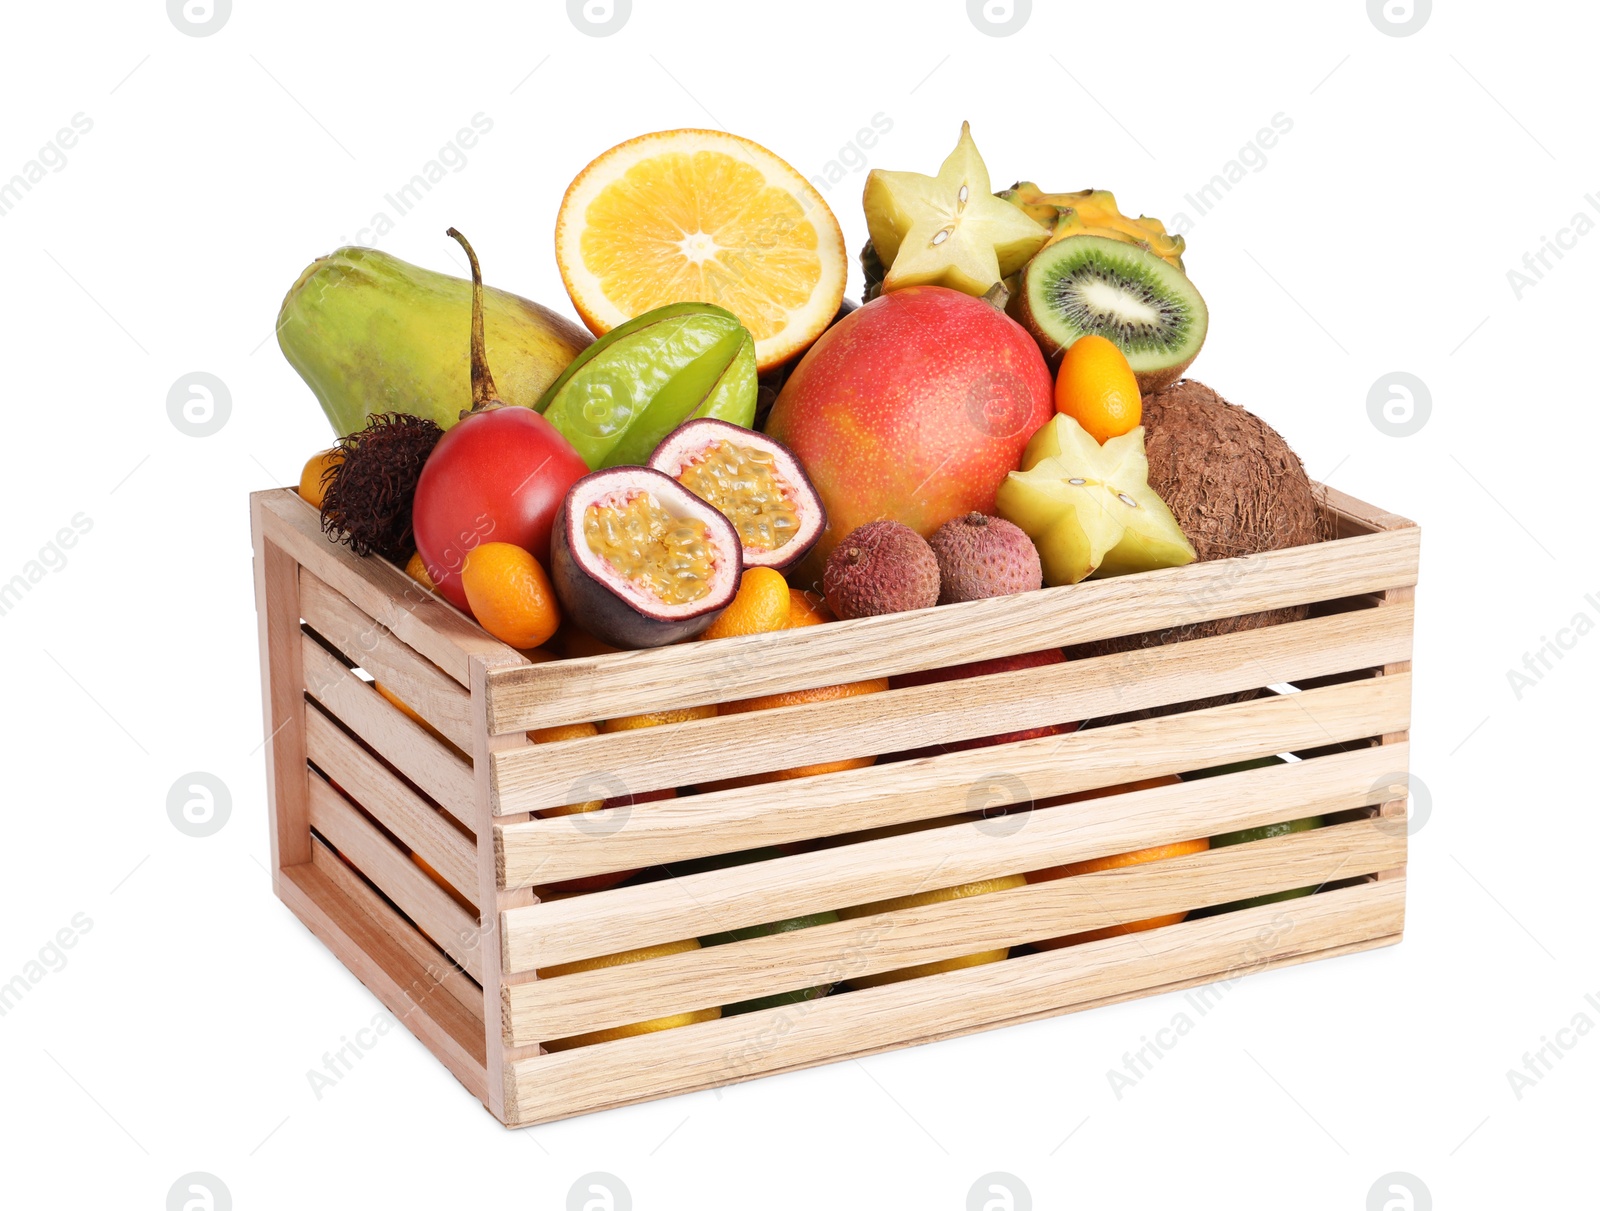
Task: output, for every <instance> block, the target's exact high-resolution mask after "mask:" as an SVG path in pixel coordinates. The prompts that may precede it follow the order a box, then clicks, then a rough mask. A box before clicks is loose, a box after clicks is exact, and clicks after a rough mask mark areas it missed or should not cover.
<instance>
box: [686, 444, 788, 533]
mask: <svg viewBox="0 0 1600 1211" xmlns="http://www.w3.org/2000/svg"><path fill="white" fill-rule="evenodd" d="M678 482H679V483H680V484H682V485H683V486H684V487H685V488H688V489H689V491H691V492H693V493H694V494H695V495H696V496H698V497H699V498H700V499H701V500H703V501H706V502H707V503H708V504H712V505H715V506H716V507H717V508H718V509H719V510H721V511H722V513H723V514H724V515H726V517H727V518H728V520H729V521H731V522H732V523H733V526H734V529H736V530H738V531H739V541H740V542H742V543H743V544H744V545H745V546H747V547H749V548H751V549H752V550H757V551H776V550H778V549H779V548H780V547H783V546H787V545H788V544H789V543H790V542H791V541H792V540H793V539H794V536H795V535H796V534H797V533H799V531H800V510H799V509H798V508H796V507H795V503H794V501H793V500H792V499H790V497H789V494H788V493H787V492H785V491H784V487H785V485H784V482H783V479H782V477H781V476H780V475H779V474H778V468H777V464H776V462H775V460H774V459H773V457H772V451H770V450H765V449H763V448H761V447H760V446H747V445H743V444H741V443H738V442H732V441H721V442H717V443H715V444H714V445H710V446H707V447H706V448H705V451H704V452H703V453H702V454H701V455H700V457H698V458H696V459H695V460H694V461H693V462H691V463H689V464H687V465H686V466H685V467H684V468H683V470H682V471H680V472H679V473H678Z"/></svg>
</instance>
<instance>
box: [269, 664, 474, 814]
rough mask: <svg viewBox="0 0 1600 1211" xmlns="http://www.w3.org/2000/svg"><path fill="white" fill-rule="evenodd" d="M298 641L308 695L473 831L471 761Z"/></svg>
mask: <svg viewBox="0 0 1600 1211" xmlns="http://www.w3.org/2000/svg"><path fill="white" fill-rule="evenodd" d="M300 645H301V664H302V666H303V667H304V670H305V688H306V693H308V694H310V695H311V696H312V697H313V698H314V699H316V700H317V702H319V703H320V704H321V705H322V706H323V707H324V708H325V709H326V710H327V711H328V713H329V714H331V715H333V716H335V717H336V718H338V719H340V720H342V721H343V722H344V724H345V726H347V727H348V728H349V729H350V730H351V731H353V732H354V733H355V734H356V735H358V736H360V737H361V739H362V740H363V741H365V742H366V744H367V745H368V747H370V748H371V749H373V751H375V752H376V753H378V755H379V756H381V757H382V758H383V759H384V760H385V761H387V762H388V763H389V764H390V765H392V766H394V767H395V768H396V769H397V770H399V771H400V772H401V773H402V774H404V775H405V776H406V777H407V778H409V779H411V781H412V782H414V783H416V785H417V786H418V787H420V788H421V789H422V791H423V792H424V793H425V794H427V795H428V796H429V797H431V798H432V799H433V801H434V802H435V803H437V804H438V805H439V806H440V807H442V808H444V810H445V811H447V812H449V813H450V814H451V815H452V816H454V817H455V819H456V820H457V822H459V823H460V824H461V825H462V827H464V828H465V829H467V831H468V832H471V831H472V830H473V825H474V824H475V823H476V821H475V820H474V812H473V803H474V797H473V796H474V788H473V782H472V766H471V764H470V763H468V762H467V761H465V760H463V759H462V757H461V755H460V754H459V753H458V752H457V751H456V750H454V749H452V748H451V747H450V746H449V745H448V744H444V743H442V742H440V741H439V740H438V739H436V738H435V737H434V736H432V735H430V734H429V732H428V729H427V728H425V727H423V726H422V725H421V724H419V723H417V722H416V721H415V720H414V719H410V718H408V717H407V716H406V715H404V714H402V713H401V712H400V711H399V710H397V709H396V708H395V706H394V704H393V703H391V702H389V701H388V700H387V699H386V698H384V696H383V695H382V694H380V693H378V692H377V691H376V690H374V689H373V688H372V686H371V684H370V683H369V682H366V681H363V680H362V679H361V678H360V677H357V676H356V675H355V674H354V673H353V672H351V671H350V669H349V668H348V667H346V665H345V664H344V662H343V660H341V659H340V658H339V657H337V656H335V655H333V653H331V652H329V651H328V650H327V649H326V648H324V647H323V646H322V645H321V644H320V643H318V642H317V641H316V640H315V639H313V638H312V637H311V636H310V635H301V637H300Z"/></svg>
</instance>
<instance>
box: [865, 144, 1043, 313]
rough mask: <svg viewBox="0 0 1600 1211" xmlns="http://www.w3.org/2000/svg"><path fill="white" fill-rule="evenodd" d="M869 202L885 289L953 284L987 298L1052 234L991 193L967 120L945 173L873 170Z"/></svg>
mask: <svg viewBox="0 0 1600 1211" xmlns="http://www.w3.org/2000/svg"><path fill="white" fill-rule="evenodd" d="M862 204H863V206H864V207H865V209H866V212H867V231H868V233H869V234H870V235H871V236H872V246H873V247H874V248H875V249H876V250H877V253H878V258H879V259H880V260H881V261H882V262H883V264H884V265H885V266H887V268H888V274H887V276H886V277H885V278H884V280H883V289H884V290H885V291H889V290H899V289H900V288H902V287H904V286H948V287H950V288H951V289H953V290H960V291H963V292H964V293H966V294H972V295H978V296H980V297H981V296H982V295H984V294H987V293H988V292H989V290H990V289H991V288H993V287H994V286H995V285H996V284H997V283H998V282H999V281H1000V279H1001V278H1003V277H1007V276H1009V275H1011V274H1013V273H1016V272H1017V271H1018V270H1019V269H1021V268H1022V266H1023V265H1024V264H1025V263H1026V262H1027V260H1028V258H1029V257H1031V256H1032V255H1033V254H1034V253H1035V252H1037V251H1039V249H1040V247H1041V246H1043V244H1044V242H1045V240H1047V239H1048V238H1049V233H1048V232H1047V231H1046V230H1045V229H1044V228H1043V227H1041V226H1040V225H1039V224H1038V223H1036V222H1035V221H1034V220H1033V219H1031V218H1029V217H1028V216H1027V214H1026V213H1024V212H1023V211H1022V210H1020V209H1018V208H1017V207H1015V206H1013V205H1011V203H1009V202H1007V201H1005V200H1003V199H1001V198H997V197H995V196H994V194H993V193H992V192H990V189H989V170H988V169H987V168H986V167H984V163H983V157H982V156H980V155H979V154H978V146H977V144H976V143H974V142H973V141H972V128H971V126H970V124H968V123H966V122H963V123H962V124H961V140H960V141H959V142H958V143H957V144H956V149H955V150H954V151H952V152H951V153H950V155H949V157H948V158H947V159H946V160H945V162H944V164H943V165H942V166H941V167H940V169H939V175H938V176H936V177H929V176H924V175H923V174H922V173H920V172H885V171H884V170H882V169H877V168H875V169H873V170H872V172H870V173H869V174H867V188H866V192H865V194H864V195H863V198H862Z"/></svg>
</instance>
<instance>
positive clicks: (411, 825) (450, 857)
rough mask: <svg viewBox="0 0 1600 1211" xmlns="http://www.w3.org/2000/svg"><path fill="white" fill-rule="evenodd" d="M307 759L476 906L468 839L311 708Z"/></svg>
mask: <svg viewBox="0 0 1600 1211" xmlns="http://www.w3.org/2000/svg"><path fill="white" fill-rule="evenodd" d="M374 696H376V695H374ZM306 756H307V757H309V758H310V759H311V761H312V762H314V763H315V764H316V767H317V768H318V769H320V770H321V771H322V772H323V773H324V774H326V775H327V776H328V778H329V779H331V780H332V781H333V782H336V783H338V784H339V787H340V789H342V790H343V791H344V793H345V794H346V795H348V796H350V798H352V799H354V800H355V801H356V802H357V803H359V804H360V805H361V806H362V808H363V809H364V810H365V811H366V812H367V814H368V815H370V816H371V817H372V818H373V819H374V820H376V821H377V822H378V823H379V824H381V825H383V827H384V828H386V829H388V830H389V831H390V832H391V833H393V834H394V835H395V836H396V837H398V838H400V840H401V841H402V842H404V843H405V844H406V845H408V846H410V847H411V851H412V852H413V853H415V854H418V855H419V856H420V857H421V858H422V860H423V861H424V862H426V863H427V864H428V865H429V866H431V867H433V869H434V870H436V871H438V872H439V874H440V875H441V876H442V877H443V878H444V880H445V882H447V883H449V884H450V886H451V887H454V888H455V889H456V890H457V891H459V892H460V893H461V894H462V895H463V896H465V897H466V898H467V899H468V900H471V901H472V902H473V903H474V904H476V903H477V902H478V851H477V847H476V846H475V845H474V844H473V842H472V838H470V837H467V836H464V835H463V834H462V832H461V830H460V829H458V828H457V827H456V826H455V825H454V824H453V823H452V822H451V821H450V819H449V817H447V816H445V815H444V814H443V813H442V812H441V811H440V810H439V809H438V808H436V807H434V806H433V804H431V803H429V802H428V801H427V800H426V799H424V798H422V796H420V795H418V794H417V793H416V792H415V791H413V790H412V789H411V788H410V787H409V786H407V785H406V784H405V782H403V781H402V780H401V779H399V778H397V777H395V775H394V774H392V773H391V772H390V771H389V770H388V769H386V768H385V767H384V766H383V765H382V764H380V763H379V762H378V761H376V760H375V759H374V758H373V757H372V756H371V755H370V754H368V753H367V752H366V751H365V750H364V749H363V748H362V747H361V746H360V745H359V744H357V743H356V742H355V741H354V740H352V739H351V738H350V737H349V736H347V735H345V733H344V732H342V731H340V730H339V728H338V727H337V726H336V725H335V724H334V723H333V722H332V721H331V720H330V719H329V718H328V716H326V715H324V714H323V713H322V711H321V710H318V709H315V708H313V709H312V710H309V711H307V712H306Z"/></svg>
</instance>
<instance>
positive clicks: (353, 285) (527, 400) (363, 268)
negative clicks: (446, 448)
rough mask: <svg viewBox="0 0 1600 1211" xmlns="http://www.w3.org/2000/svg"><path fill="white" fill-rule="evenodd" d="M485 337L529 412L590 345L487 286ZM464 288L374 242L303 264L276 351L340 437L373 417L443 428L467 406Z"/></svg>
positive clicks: (510, 398)
mask: <svg viewBox="0 0 1600 1211" xmlns="http://www.w3.org/2000/svg"><path fill="white" fill-rule="evenodd" d="M483 308H484V337H485V341H486V343H487V346H488V355H489V364H490V365H492V366H493V367H494V378H495V383H496V385H497V386H498V387H499V389H500V399H501V400H502V402H504V403H507V404H512V405H519V406H521V407H525V408H531V407H533V405H534V404H535V403H537V402H538V399H539V397H540V396H541V395H543V394H544V392H545V390H546V389H547V388H548V387H549V386H550V384H551V383H553V382H554V381H555V380H556V378H557V376H558V375H560V373H561V372H562V371H563V370H564V369H566V367H567V365H568V364H569V363H570V362H571V361H572V359H573V358H575V357H576V356H577V355H578V354H579V353H580V352H582V351H583V349H584V348H585V347H586V346H587V345H588V344H589V342H590V336H589V334H588V333H587V332H585V331H584V330H583V329H582V328H581V327H579V326H578V325H577V324H575V323H573V322H572V321H570V320H568V319H565V318H563V317H562V316H560V315H557V314H556V313H555V312H554V311H551V310H550V309H549V308H547V307H541V306H540V305H539V304H538V303H533V302H530V301H529V300H527V299H525V298H520V297H518V296H517V295H515V294H509V293H507V292H506V291H504V290H495V289H492V288H491V289H486V290H485V291H484V292H483ZM471 325H472V283H471V282H469V281H467V280H465V279H463V278H457V277H451V276H449V275H448V274H443V273H435V272H433V271H432V270H431V269H422V268H420V267H419V266H416V265H411V264H408V263H407V262H405V261H402V260H400V259H399V258H398V257H393V256H390V255H389V254H388V253H386V252H379V251H378V250H377V249H374V248H355V247H350V248H341V249H339V250H338V251H337V252H334V253H332V254H330V255H329V256H325V257H320V258H318V259H317V260H315V261H313V262H312V263H311V264H310V265H308V266H307V267H306V269H305V271H304V272H302V273H301V274H300V276H299V278H298V279H297V280H296V281H295V284H294V285H293V286H291V287H290V288H289V293H288V294H287V295H285V296H284V300H283V306H282V308H281V309H280V310H279V312H278V347H279V348H281V349H282V350H283V355H284V357H286V358H288V359H289V364H290V365H291V366H293V367H294V368H295V370H297V371H298V372H299V374H300V377H301V378H303V379H305V381H306V385H307V386H308V387H310V388H311V390H312V391H313V392H314V393H315V394H316V397H317V399H318V401H319V402H320V403H321V404H322V410H323V412H325V413H326V414H327V417H328V420H329V422H330V423H331V424H332V425H333V431H334V432H335V433H336V434H338V435H339V436H341V437H343V436H344V435H346V434H348V433H353V432H355V430H357V429H359V428H361V427H362V426H363V425H365V424H366V420H367V417H368V416H370V415H372V414H373V413H377V412H410V413H413V414H415V415H417V416H424V417H427V418H428V419H430V420H433V421H436V422H438V424H439V425H440V426H441V427H443V428H446V429H448V428H449V427H450V426H451V425H453V424H455V423H456V421H457V420H458V419H460V416H461V410H462V409H463V408H468V407H471V404H472V375H471V367H470V364H469V358H468V351H469V342H468V339H467V338H468V335H469V333H470V330H471Z"/></svg>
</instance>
